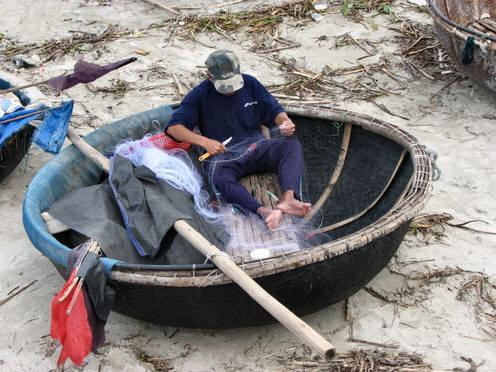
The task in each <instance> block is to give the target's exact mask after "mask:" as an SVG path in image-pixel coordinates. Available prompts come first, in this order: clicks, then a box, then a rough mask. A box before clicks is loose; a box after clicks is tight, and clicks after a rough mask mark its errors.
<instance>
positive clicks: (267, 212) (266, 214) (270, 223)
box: [257, 207, 283, 231]
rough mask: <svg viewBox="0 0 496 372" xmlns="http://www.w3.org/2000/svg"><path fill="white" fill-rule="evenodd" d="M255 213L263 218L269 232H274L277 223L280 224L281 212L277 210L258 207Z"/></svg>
mask: <svg viewBox="0 0 496 372" xmlns="http://www.w3.org/2000/svg"><path fill="white" fill-rule="evenodd" d="M257 213H258V214H259V215H261V216H262V217H263V218H264V220H265V224H266V225H267V227H268V228H269V230H271V231H274V230H275V229H277V227H278V226H279V222H281V218H282V213H283V212H282V211H281V210H279V209H270V208H267V207H260V208H258V210H257Z"/></svg>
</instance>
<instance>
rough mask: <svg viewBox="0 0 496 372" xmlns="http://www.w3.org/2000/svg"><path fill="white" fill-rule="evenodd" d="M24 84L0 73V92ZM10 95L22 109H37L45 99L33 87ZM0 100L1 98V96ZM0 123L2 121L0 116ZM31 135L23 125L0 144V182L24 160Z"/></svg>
mask: <svg viewBox="0 0 496 372" xmlns="http://www.w3.org/2000/svg"><path fill="white" fill-rule="evenodd" d="M25 84H26V82H25V81H24V80H22V79H20V78H18V77H17V76H14V75H12V74H8V73H6V72H1V71H0V90H3V89H9V88H12V87H14V86H18V85H25ZM10 95H11V96H12V97H14V99H17V100H18V101H19V102H20V104H21V105H22V106H23V107H24V109H30V108H34V107H37V106H39V105H40V104H42V103H44V102H45V99H46V97H45V96H44V95H43V94H42V93H41V92H40V91H39V90H38V89H37V88H34V87H31V88H26V89H22V90H19V91H17V92H15V93H10ZM0 98H2V97H1V95H0ZM0 121H2V117H1V114H0ZM0 125H5V124H0ZM33 133H34V127H33V126H30V125H24V126H23V127H22V128H19V129H18V130H16V131H15V132H12V134H11V135H10V136H8V138H5V139H4V140H3V141H2V143H0V181H1V180H3V179H4V178H5V177H7V176H8V175H9V174H10V173H12V171H13V170H14V169H15V168H16V167H17V165H19V163H20V162H21V160H22V159H23V158H24V156H25V155H26V153H27V152H28V150H29V147H30V146H31V140H32V137H33Z"/></svg>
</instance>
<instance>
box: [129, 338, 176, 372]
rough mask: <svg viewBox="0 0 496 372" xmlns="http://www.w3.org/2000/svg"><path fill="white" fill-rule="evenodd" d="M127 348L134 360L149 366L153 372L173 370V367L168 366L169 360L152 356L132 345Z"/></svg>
mask: <svg viewBox="0 0 496 372" xmlns="http://www.w3.org/2000/svg"><path fill="white" fill-rule="evenodd" d="M129 348H130V349H131V350H132V352H133V354H134V356H135V357H136V359H138V360H139V361H141V362H143V363H148V364H151V365H152V367H153V369H154V370H155V371H158V372H164V371H171V370H172V369H174V367H172V366H171V365H170V360H169V359H164V358H160V357H155V356H152V355H150V354H148V353H147V352H146V351H144V350H143V349H141V348H139V347H137V346H134V345H130V346H129Z"/></svg>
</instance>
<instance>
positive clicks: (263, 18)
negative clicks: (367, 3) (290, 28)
mask: <svg viewBox="0 0 496 372" xmlns="http://www.w3.org/2000/svg"><path fill="white" fill-rule="evenodd" d="M310 11H315V9H314V6H313V3H312V1H309V0H303V1H296V2H289V3H286V4H283V5H278V6H264V7H261V8H259V9H255V10H250V11H242V12H236V13H229V12H223V13H219V14H215V15H209V16H190V17H186V18H184V20H183V21H184V26H183V27H182V31H183V33H184V34H185V35H188V36H190V37H191V38H193V39H194V38H195V35H196V34H198V33H202V32H205V31H210V32H215V33H218V34H220V35H222V36H224V37H226V38H228V39H233V37H232V36H231V35H230V34H231V33H233V32H236V31H240V30H241V29H243V30H246V31H247V32H248V33H251V34H257V35H260V34H265V33H266V32H267V31H268V30H271V29H273V28H274V27H275V26H276V25H278V24H279V23H281V22H282V21H283V19H284V17H291V18H295V19H298V20H301V19H307V20H308V17H307V15H308V13H309V12H310Z"/></svg>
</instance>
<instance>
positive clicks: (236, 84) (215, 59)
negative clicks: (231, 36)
mask: <svg viewBox="0 0 496 372" xmlns="http://www.w3.org/2000/svg"><path fill="white" fill-rule="evenodd" d="M205 65H206V66H207V69H208V73H209V75H210V78H211V79H212V81H213V83H214V86H215V89H216V90H217V91H218V92H219V93H222V94H229V93H233V92H235V91H237V90H239V89H241V88H243V85H244V82H243V77H242V76H241V72H240V70H239V60H238V57H236V54H234V52H233V51H231V50H226V49H221V50H216V51H215V52H213V53H211V54H210V55H209V56H208V58H207V60H206V61H205Z"/></svg>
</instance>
